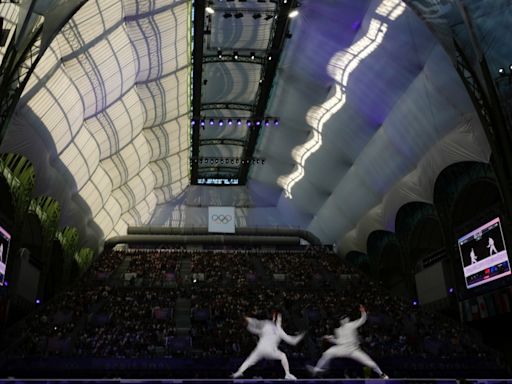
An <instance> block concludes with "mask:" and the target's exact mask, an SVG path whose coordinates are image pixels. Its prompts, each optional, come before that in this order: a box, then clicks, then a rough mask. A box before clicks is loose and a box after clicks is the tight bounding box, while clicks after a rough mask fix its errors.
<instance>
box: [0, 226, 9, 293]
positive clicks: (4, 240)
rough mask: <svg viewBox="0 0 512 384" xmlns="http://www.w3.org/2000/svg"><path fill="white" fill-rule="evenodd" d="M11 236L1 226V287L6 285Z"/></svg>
mask: <svg viewBox="0 0 512 384" xmlns="http://www.w3.org/2000/svg"><path fill="white" fill-rule="evenodd" d="M10 243H11V235H10V234H9V232H7V231H6V230H5V229H4V228H3V227H2V226H0V286H2V285H4V281H5V270H6V269H7V258H8V257H9V244H10Z"/></svg>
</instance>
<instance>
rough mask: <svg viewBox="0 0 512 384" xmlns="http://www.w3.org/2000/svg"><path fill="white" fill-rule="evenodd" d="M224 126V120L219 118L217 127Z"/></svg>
mask: <svg viewBox="0 0 512 384" xmlns="http://www.w3.org/2000/svg"><path fill="white" fill-rule="evenodd" d="M223 126H224V120H222V119H220V120H219V127H223Z"/></svg>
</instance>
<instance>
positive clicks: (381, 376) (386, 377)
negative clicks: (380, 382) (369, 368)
mask: <svg viewBox="0 0 512 384" xmlns="http://www.w3.org/2000/svg"><path fill="white" fill-rule="evenodd" d="M380 378H381V379H389V376H388V375H386V374H385V373H383V374H382V375H380Z"/></svg>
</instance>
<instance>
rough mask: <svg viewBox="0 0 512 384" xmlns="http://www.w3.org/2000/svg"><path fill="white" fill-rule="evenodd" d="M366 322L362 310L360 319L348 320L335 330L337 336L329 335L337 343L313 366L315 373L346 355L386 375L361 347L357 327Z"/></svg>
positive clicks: (332, 341) (380, 374)
mask: <svg viewBox="0 0 512 384" xmlns="http://www.w3.org/2000/svg"><path fill="white" fill-rule="evenodd" d="M365 322H366V312H364V311H362V312H361V318H360V319H359V320H355V321H351V322H347V323H345V324H342V325H341V326H340V327H339V328H336V329H335V330H334V335H335V336H328V337H327V339H328V340H329V341H330V342H331V343H333V344H335V345H334V346H332V347H331V348H329V349H328V350H326V351H325V352H324V353H323V354H322V357H321V358H320V360H318V362H317V363H316V366H315V367H311V369H310V370H311V371H312V373H313V374H317V373H319V372H322V371H324V370H325V369H326V368H327V366H328V363H329V361H330V360H331V359H334V358H341V357H346V358H349V359H353V360H356V361H358V362H360V363H361V364H363V365H366V366H367V367H370V368H371V369H373V370H374V371H375V372H376V373H377V374H378V375H379V376H381V377H386V378H387V376H386V375H384V373H382V371H381V369H380V368H379V366H378V365H377V364H376V363H375V361H373V360H372V358H371V357H370V356H368V355H367V354H366V353H365V352H364V351H363V350H361V348H359V336H358V334H357V328H359V327H360V326H361V325H363V324H364V323H365Z"/></svg>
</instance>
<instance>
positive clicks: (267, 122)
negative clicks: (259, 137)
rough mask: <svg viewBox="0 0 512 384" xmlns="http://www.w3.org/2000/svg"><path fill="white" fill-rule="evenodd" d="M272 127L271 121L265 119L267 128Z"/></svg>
mask: <svg viewBox="0 0 512 384" xmlns="http://www.w3.org/2000/svg"><path fill="white" fill-rule="evenodd" d="M269 125H270V121H268V119H265V127H268V126H269Z"/></svg>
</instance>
